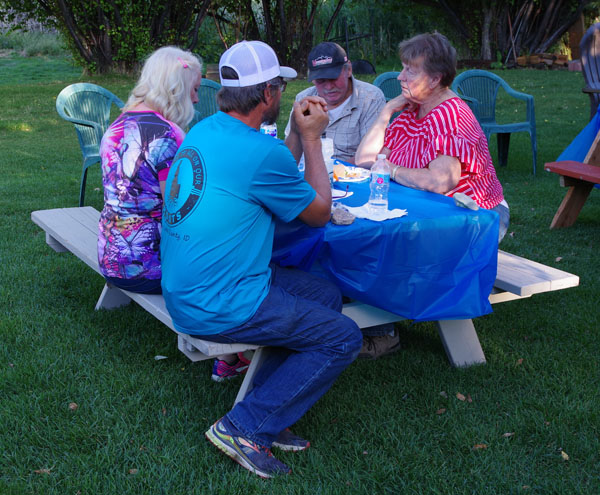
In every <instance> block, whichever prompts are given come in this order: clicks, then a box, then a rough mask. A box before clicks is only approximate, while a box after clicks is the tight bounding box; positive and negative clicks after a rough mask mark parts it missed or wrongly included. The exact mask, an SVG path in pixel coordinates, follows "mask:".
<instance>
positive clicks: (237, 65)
mask: <svg viewBox="0 0 600 495" xmlns="http://www.w3.org/2000/svg"><path fill="white" fill-rule="evenodd" d="M223 67H229V68H230V69H233V70H234V71H235V73H236V74H237V75H238V79H223V77H222V76H221V84H222V85H223V86H229V87H235V88H243V87H246V86H254V85H256V84H260V83H263V82H266V81H270V80H271V79H274V78H276V77H278V76H279V77H285V78H289V79H292V78H294V77H296V76H297V75H298V73H297V72H296V71H295V70H294V69H292V68H291V67H281V66H280V65H279V61H278V60H277V55H276V54H275V51H274V50H273V49H272V48H271V47H270V46H269V45H267V44H266V43H263V42H262V41H240V42H239V43H236V44H235V45H233V46H232V47H231V48H229V50H227V51H226V52H225V53H224V54H223V55H221V60H219V74H221V68H223Z"/></svg>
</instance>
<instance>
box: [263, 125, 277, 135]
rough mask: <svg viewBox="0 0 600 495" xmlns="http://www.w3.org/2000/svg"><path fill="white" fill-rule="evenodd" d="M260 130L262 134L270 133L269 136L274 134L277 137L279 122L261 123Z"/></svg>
mask: <svg viewBox="0 0 600 495" xmlns="http://www.w3.org/2000/svg"><path fill="white" fill-rule="evenodd" d="M260 132H261V134H268V135H269V136H273V137H274V138H276V137H277V124H276V123H273V124H267V123H266V122H263V123H262V124H260Z"/></svg>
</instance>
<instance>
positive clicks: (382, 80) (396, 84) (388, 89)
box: [373, 72, 402, 122]
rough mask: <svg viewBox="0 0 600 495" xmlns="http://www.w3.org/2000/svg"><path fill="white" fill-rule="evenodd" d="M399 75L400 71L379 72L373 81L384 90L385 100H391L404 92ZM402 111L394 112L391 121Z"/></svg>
mask: <svg viewBox="0 0 600 495" xmlns="http://www.w3.org/2000/svg"><path fill="white" fill-rule="evenodd" d="M399 75H400V72H384V73H383V74H379V75H378V76H377V77H376V78H375V80H374V81H373V85H374V86H377V87H378V88H379V89H380V90H381V91H383V96H385V101H390V100H391V99H392V98H395V97H396V96H398V95H399V94H400V93H402V86H400V81H398V76H399ZM401 113H402V112H394V113H393V114H392V116H391V117H390V122H392V121H393V120H394V119H395V118H396V117H398V115H400V114H401Z"/></svg>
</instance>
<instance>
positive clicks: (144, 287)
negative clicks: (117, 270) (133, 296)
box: [104, 277, 162, 294]
mask: <svg viewBox="0 0 600 495" xmlns="http://www.w3.org/2000/svg"><path fill="white" fill-rule="evenodd" d="M104 278H105V279H106V281H107V282H108V283H111V284H112V285H114V286H115V287H118V288H119V289H123V290H128V291H129V292H137V293H139V294H162V288H161V286H160V278H157V279H156V280H154V279H153V280H150V279H147V278H117V277H104Z"/></svg>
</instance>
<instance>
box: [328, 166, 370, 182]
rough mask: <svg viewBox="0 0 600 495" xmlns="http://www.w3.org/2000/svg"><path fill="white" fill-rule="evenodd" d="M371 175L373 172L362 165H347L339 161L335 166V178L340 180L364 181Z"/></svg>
mask: <svg viewBox="0 0 600 495" xmlns="http://www.w3.org/2000/svg"><path fill="white" fill-rule="evenodd" d="M370 175H371V172H370V171H369V170H367V169H365V168H360V167H347V166H346V165H342V164H341V163H337V164H335V165H334V166H333V180H339V181H342V182H343V181H347V182H353V181H362V180H365V179H367V178H368V177H369V176H370Z"/></svg>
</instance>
